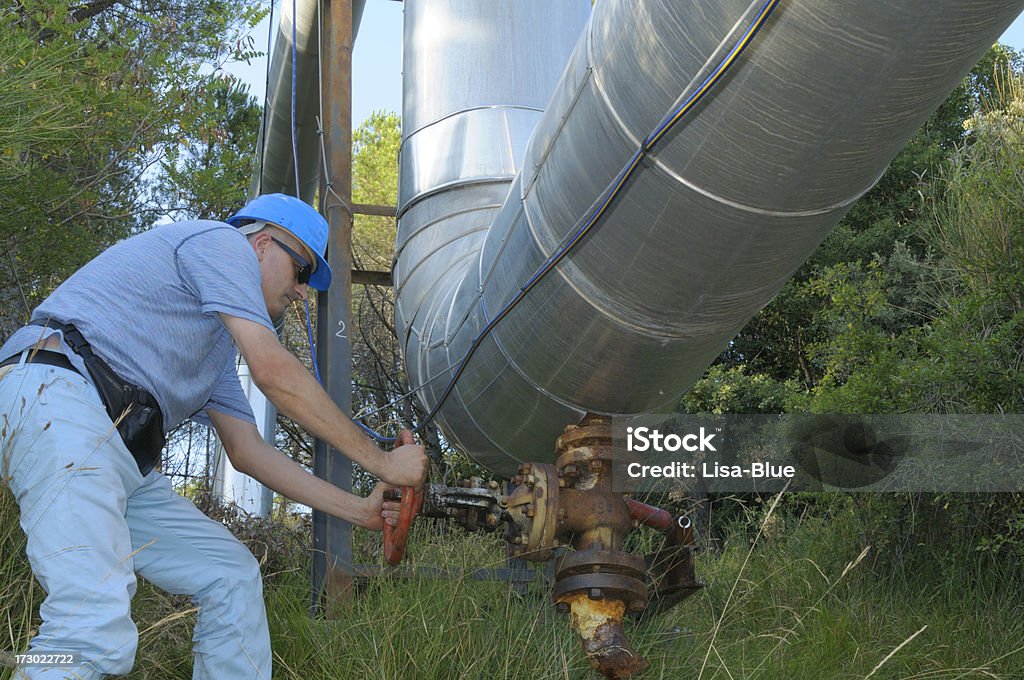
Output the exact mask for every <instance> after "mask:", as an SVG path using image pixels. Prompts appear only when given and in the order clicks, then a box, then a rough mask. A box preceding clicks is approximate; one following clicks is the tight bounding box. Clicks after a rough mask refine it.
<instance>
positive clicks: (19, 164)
mask: <svg viewBox="0 0 1024 680" xmlns="http://www.w3.org/2000/svg"><path fill="white" fill-rule="evenodd" d="M259 15H260V11H259V10H258V9H257V4H256V1H255V0H244V1H243V2H241V3H230V4H225V3H223V2H220V0H142V2H139V3H134V4H132V5H125V4H122V3H120V2H112V1H110V0H95V1H94V2H88V3H85V4H72V5H69V4H67V3H66V2H60V1H59V0H31V1H26V2H20V3H18V4H16V5H14V6H12V7H10V8H8V9H7V10H5V12H4V13H3V14H2V15H0V22H2V23H0V28H2V31H0V79H2V80H3V82H4V84H8V83H12V82H13V83H14V85H13V87H12V92H14V93H16V94H17V93H20V97H17V96H16V97H12V98H11V99H8V98H7V92H6V91H5V97H4V99H5V101H6V102H10V104H5V105H4V106H0V129H2V130H11V131H12V135H11V137H10V138H7V139H5V143H4V144H3V147H4V148H3V149H0V157H2V158H3V161H0V173H2V175H0V179H2V182H0V243H3V245H4V249H5V251H6V257H5V258H4V259H5V262H4V265H5V266H3V267H0V291H2V292H4V293H7V294H8V298H7V299H10V300H19V301H20V302H21V304H20V305H19V306H17V307H14V306H11V307H9V308H7V309H6V311H5V313H4V316H3V317H2V318H0V331H2V332H4V333H5V334H8V333H10V332H11V331H12V330H14V328H16V327H17V326H18V325H20V324H21V323H22V322H23V321H24V320H25V317H26V315H27V313H28V310H29V309H30V308H31V307H34V306H35V304H36V303H38V302H39V301H40V300H41V299H42V298H43V297H45V296H46V295H47V294H48V293H49V292H50V291H51V290H52V289H53V288H54V287H55V286H56V285H57V284H58V283H59V282H60V281H62V280H63V279H64V278H65V277H67V276H68V275H69V274H70V273H71V272H73V271H74V270H75V269H77V268H78V267H79V266H81V265H82V264H84V263H85V262H86V261H88V260H89V259H91V258H92V257H93V256H95V255H96V254H97V253H98V252H99V251H101V250H102V249H103V248H105V247H106V246H108V245H110V244H111V243H113V242H114V241H116V240H118V239H120V238H123V237H125V236H127V235H129V234H131V233H134V232H135V231H137V230H139V229H141V228H144V227H146V226H148V225H149V224H150V223H151V222H152V219H153V217H154V216H155V215H156V214H157V213H158V212H160V210H159V208H154V206H151V205H150V206H147V205H146V204H145V196H146V190H145V189H146V186H147V185H148V184H150V183H152V182H153V181H154V179H153V175H154V173H153V171H152V168H153V167H154V166H155V165H156V164H158V163H159V160H160V158H161V155H162V154H163V153H164V152H165V151H166V150H167V149H168V148H170V147H171V146H172V145H175V144H177V142H178V140H180V139H182V138H183V137H185V136H187V134H185V133H184V132H183V130H187V129H189V128H190V127H191V128H195V127H198V126H197V125H196V124H195V123H194V120H195V118H197V117H201V116H204V115H206V114H207V113H208V112H207V111H206V110H205V109H201V108H197V107H195V106H194V105H193V102H195V101H197V100H198V99H199V97H197V94H198V93H199V92H200V91H201V90H202V89H203V87H204V85H205V83H206V81H209V80H210V79H211V78H212V77H213V76H212V75H211V73H210V71H211V68H210V65H211V64H212V65H213V67H214V70H215V69H216V65H217V64H218V63H220V62H222V61H224V60H225V59H227V58H229V57H230V56H231V55H233V54H238V53H243V52H245V51H246V50H248V49H249V48H250V46H249V45H248V44H246V43H245V42H244V41H242V40H241V37H240V36H241V32H242V31H243V30H245V29H246V28H247V27H248V26H250V25H251V24H253V23H254V22H255V21H256V20H257V19H258V17H259ZM24 67H28V68H27V70H22V69H24ZM19 77H20V78H21V84H20V85H17V80H18V78H19ZM26 88H27V89H26ZM26 93H30V94H31V101H30V103H29V104H27V105H24V106H21V107H19V105H18V104H17V102H18V101H25V94H26ZM23 110H24V111H25V112H27V113H28V115H27V116H24V117H23V116H22V111H23Z"/></svg>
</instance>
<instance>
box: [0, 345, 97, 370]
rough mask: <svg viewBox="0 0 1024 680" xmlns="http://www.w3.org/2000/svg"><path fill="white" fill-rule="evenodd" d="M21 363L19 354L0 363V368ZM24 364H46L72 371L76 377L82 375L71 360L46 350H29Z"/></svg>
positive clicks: (59, 353) (63, 355)
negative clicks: (76, 374)
mask: <svg viewBox="0 0 1024 680" xmlns="http://www.w3.org/2000/svg"><path fill="white" fill-rule="evenodd" d="M20 361H21V354H20V353H18V354H15V355H14V356H12V357H7V358H6V359H4V360H3V361H0V368H3V367H4V366H13V365H14V364H17V363H19V362H20ZM25 363H27V364H46V365H47V366H56V367H57V368H66V369H68V370H69V371H74V372H75V373H78V375H82V374H81V372H79V370H78V369H77V368H75V366H74V364H72V363H71V359H68V357H67V355H65V354H62V353H61V352H54V351H52V350H48V349H40V350H30V351H29V353H28V356H27V357H25Z"/></svg>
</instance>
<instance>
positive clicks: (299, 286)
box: [295, 283, 309, 302]
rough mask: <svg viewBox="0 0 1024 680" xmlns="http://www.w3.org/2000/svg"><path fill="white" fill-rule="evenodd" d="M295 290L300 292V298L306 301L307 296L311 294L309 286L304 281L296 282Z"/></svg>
mask: <svg viewBox="0 0 1024 680" xmlns="http://www.w3.org/2000/svg"><path fill="white" fill-rule="evenodd" d="M295 292H296V293H298V295H299V299H300V300H302V301H303V302H305V300H306V297H307V296H308V295H309V288H308V287H307V286H306V284H304V283H296V284H295Z"/></svg>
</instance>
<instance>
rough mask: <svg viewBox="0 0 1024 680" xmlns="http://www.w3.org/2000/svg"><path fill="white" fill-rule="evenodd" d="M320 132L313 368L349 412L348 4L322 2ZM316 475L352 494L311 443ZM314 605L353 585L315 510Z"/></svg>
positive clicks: (328, 451) (346, 550)
mask: <svg viewBox="0 0 1024 680" xmlns="http://www.w3.org/2000/svg"><path fill="white" fill-rule="evenodd" d="M322 8H323V10H322V11H323V17H322V20H323V35H322V44H321V45H320V53H321V55H323V59H322V64H323V70H322V72H321V74H320V75H321V82H322V83H323V88H324V90H323V115H324V120H323V131H324V135H325V140H324V142H325V148H326V155H327V159H326V167H327V172H328V175H327V176H326V177H321V178H320V209H321V212H323V213H324V216H325V217H326V218H327V221H328V223H329V224H330V239H329V241H328V262H329V264H330V265H331V270H332V271H333V272H334V281H333V283H332V285H331V287H330V290H329V291H327V292H326V293H320V294H319V295H318V296H317V346H318V348H319V355H318V363H319V367H320V375H321V376H322V378H323V380H324V383H325V387H326V389H327V392H328V394H330V395H331V398H332V399H333V400H334V402H335V403H336V404H337V405H338V406H339V407H340V408H341V409H342V410H343V411H346V412H351V410H352V366H351V354H352V349H351V344H350V342H349V315H350V310H351V301H352V273H351V272H352V213H351V209H350V205H351V203H352V0H323V3H322ZM313 471H314V473H315V474H316V476H317V477H321V478H323V479H326V480H328V481H330V482H331V483H332V484H334V485H336V486H338V487H341V488H342V489H345V490H346V491H350V490H351V489H352V463H351V461H350V460H349V459H348V458H346V457H345V456H344V455H342V454H341V453H340V452H339V451H336V450H335V449H332V448H329V447H327V445H326V444H325V443H324V442H322V441H319V440H318V441H317V442H316V447H315V449H314V456H313ZM313 551H314V554H313V599H314V602H313V604H314V607H319V606H320V605H322V604H325V605H326V607H325V608H326V611H327V612H328V614H330V613H331V611H332V610H335V609H336V608H337V607H338V606H340V605H343V604H344V603H345V602H346V601H347V600H348V597H349V594H350V591H351V585H352V526H351V525H350V524H349V523H347V522H343V521H341V520H339V519H337V518H336V517H332V516H330V515H327V514H325V513H322V512H317V511H314V512H313Z"/></svg>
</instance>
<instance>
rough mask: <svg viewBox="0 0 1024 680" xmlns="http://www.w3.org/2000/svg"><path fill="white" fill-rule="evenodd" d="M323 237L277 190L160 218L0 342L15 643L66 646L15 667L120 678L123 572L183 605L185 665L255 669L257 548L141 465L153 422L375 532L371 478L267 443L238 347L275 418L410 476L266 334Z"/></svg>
mask: <svg viewBox="0 0 1024 680" xmlns="http://www.w3.org/2000/svg"><path fill="white" fill-rule="evenodd" d="M326 246H327V223H326V222H325V221H324V219H323V218H322V217H321V216H320V215H319V214H318V213H317V212H316V211H315V210H313V209H312V208H311V207H310V206H308V205H306V204H305V203H303V202H301V201H299V200H297V199H295V198H291V197H289V196H284V195H281V194H272V195H267V196H261V197H259V198H257V199H255V200H254V201H252V202H251V203H249V204H248V205H247V206H246V207H245V208H244V209H243V210H242V211H241V212H239V213H238V214H236V215H234V216H233V217H231V218H230V219H229V220H228V224H225V223H222V222H213V221H202V220H200V221H189V222H179V223H174V224H167V225H162V226H159V227H156V228H154V229H152V230H150V231H147V232H145V233H143V234H140V235H138V236H134V237H132V238H129V239H127V240H125V241H122V242H120V243H118V244H116V245H114V246H113V247H111V248H109V249H108V250H107V251H105V252H104V253H102V254H101V255H99V256H98V257H97V258H96V259H94V260H93V261H91V262H90V263H88V264H87V265H85V266H84V267H83V268H82V269H80V270H79V271H78V272H76V273H75V274H73V275H72V276H71V277H70V278H69V279H68V280H67V281H65V282H64V283H63V284H62V285H61V286H60V287H59V288H57V290H56V291H54V292H53V294H52V295H51V296H50V297H48V298H47V299H46V300H45V301H44V302H43V303H42V304H41V305H40V306H39V307H38V308H37V309H36V310H35V311H34V312H33V314H32V323H31V324H30V325H28V326H26V327H24V328H22V329H20V330H19V331H17V332H16V333H15V334H14V335H12V336H11V338H10V339H9V340H8V341H7V342H6V343H5V344H4V345H3V347H2V348H0V428H2V429H0V434H2V437H0V445H2V449H0V452H2V460H0V473H2V475H3V478H4V480H5V481H6V482H7V483H8V484H9V485H10V488H11V490H12V491H13V492H14V495H15V497H16V499H17V502H18V505H19V507H20V509H21V526H22V528H23V529H24V531H25V534H26V535H27V537H28V544H27V549H26V552H27V553H28V557H29V561H30V563H31V565H32V570H33V572H34V573H35V575H36V577H37V578H38V580H39V582H40V583H41V584H42V586H43V588H44V589H45V591H46V593H47V597H46V599H45V601H44V602H43V604H42V606H41V607H40V617H41V618H42V625H41V626H40V627H39V632H38V634H37V635H36V637H35V638H34V639H33V641H32V645H31V649H30V653H53V654H71V653H75V654H77V655H79V659H78V663H77V665H75V666H73V667H57V668H43V667H38V666H23V667H20V668H19V673H20V675H19V676H18V677H25V678H33V679H36V678H57V677H60V678H63V677H67V676H70V677H74V678H98V677H102V676H103V675H105V674H116V675H120V674H124V673H127V672H128V671H129V670H130V669H131V667H132V665H133V661H134V657H135V650H136V646H137V642H138V634H137V630H136V627H135V624H134V623H133V622H132V620H131V617H130V602H131V598H132V595H133V594H134V592H135V585H136V581H135V572H138V573H139V574H142V575H143V576H144V577H146V579H148V580H149V581H150V582H152V583H154V584H155V585H157V586H159V587H160V588H163V589H164V590H167V591H169V592H171V593H176V594H188V595H190V596H192V598H193V600H194V602H195V603H196V604H197V605H198V607H199V613H198V616H197V623H196V627H195V634H194V638H193V639H194V645H193V649H194V653H195V662H194V670H193V678H215V679H217V680H234V679H241V678H264V679H265V680H270V677H271V675H270V674H271V653H270V639H269V632H268V628H267V620H266V613H265V608H264V604H263V598H262V585H261V580H260V574H259V569H258V566H257V563H256V561H255V559H254V558H253V557H252V555H251V554H250V553H249V551H248V550H246V549H245V547H244V546H242V545H241V544H240V543H239V542H238V541H237V540H236V539H235V538H234V537H233V536H231V534H230V533H229V532H228V531H227V530H226V529H225V528H224V527H223V526H222V525H220V524H219V523H217V522H214V521H212V520H210V519H209V518H207V517H205V516H204V515H202V513H200V512H199V511H198V510H197V509H196V508H195V506H194V505H192V504H191V503H190V502H189V501H188V500H186V499H185V498H183V497H181V496H178V495H177V494H176V493H175V492H174V491H173V490H172V488H171V485H170V482H169V480H168V479H167V478H166V477H165V476H164V475H162V474H161V473H160V472H159V471H157V470H155V469H152V467H153V465H154V464H155V463H156V462H157V461H158V458H159V455H160V454H159V450H160V448H161V446H162V443H163V436H162V435H163V433H164V432H167V431H169V430H170V429H172V428H174V427H175V426H177V425H178V424H180V423H181V422H183V421H184V420H185V419H187V418H192V419H193V420H196V421H198V422H201V423H209V424H212V425H213V427H214V428H215V429H216V431H217V434H218V435H219V436H220V438H221V441H222V442H223V444H224V447H225V449H226V451H227V454H228V457H229V459H230V460H231V463H232V465H234V467H235V468H237V469H238V470H240V471H242V472H244V473H246V474H249V475H251V476H253V477H255V478H256V479H258V480H260V481H261V482H263V483H264V484H266V485H267V486H269V487H270V488H272V489H274V490H276V491H277V492H279V493H281V494H283V495H285V496H287V497H289V498H292V499H294V500H296V501H299V502H300V503H304V504H306V505H309V506H311V507H314V508H317V509H318V510H322V511H324V512H328V513H330V514H332V515H335V516H337V517H341V518H343V519H346V520H348V521H350V522H353V523H355V524H359V525H361V526H364V527H367V528H370V529H375V530H380V529H381V528H382V522H383V519H382V512H383V511H384V509H383V503H382V494H383V491H384V488H385V487H384V485H378V487H377V488H376V489H374V491H373V493H372V494H371V495H370V496H369V497H367V498H359V497H356V496H353V495H351V494H347V493H345V492H343V491H341V490H340V489H338V488H336V487H334V486H333V485H331V484H330V483H328V482H326V481H323V480H319V479H316V478H314V477H312V476H311V475H309V474H308V473H307V472H306V471H305V470H304V469H303V468H302V467H301V466H299V465H298V464H297V463H295V462H293V461H292V460H291V459H290V458H288V457H287V456H285V455H284V454H282V453H280V452H279V451H277V450H276V449H274V448H273V447H271V446H270V445H268V444H267V443H265V442H264V441H263V439H262V438H261V437H260V435H259V432H258V431H257V429H256V425H255V420H254V418H253V414H252V411H251V409H250V408H249V405H248V402H247V401H246V399H245V396H244V394H243V392H242V389H241V385H240V384H239V381H238V377H237V375H236V373H235V348H236V347H237V349H238V351H240V352H241V354H242V356H243V357H244V358H245V361H246V363H247V364H248V365H249V368H250V371H251V373H252V376H253V379H254V381H255V382H256V384H257V385H258V386H259V388H260V389H261V390H262V391H263V393H264V394H265V395H266V396H267V397H268V398H269V399H270V400H271V401H272V402H273V403H274V404H275V405H276V406H277V408H278V409H279V410H280V411H281V412H282V413H284V414H285V415H287V416H289V417H291V418H293V419H294V420H296V421H297V422H299V423H300V424H301V425H303V426H304V427H305V428H306V429H308V430H309V431H310V432H312V433H313V434H315V435H317V436H318V437H320V438H321V439H323V440H325V441H326V442H328V443H329V444H330V445H331V446H333V447H335V448H336V449H338V450H340V451H342V452H344V453H345V454H346V455H347V456H349V457H350V458H351V459H353V460H354V461H356V462H357V463H359V464H360V465H362V466H363V467H364V468H365V469H366V470H368V471H369V472H371V473H373V474H374V475H376V476H377V477H379V478H381V479H382V480H384V481H385V482H388V483H390V484H394V485H413V486H418V485H420V484H421V483H422V481H423V478H424V475H425V474H426V465H427V461H426V457H425V455H424V452H423V449H422V447H420V446H416V445H412V444H407V445H403V446H399V447H397V448H396V449H395V450H394V451H392V452H389V453H385V452H382V451H381V450H379V449H378V448H377V447H376V446H375V445H374V444H372V443H371V442H370V441H369V440H368V439H367V438H366V437H365V436H364V435H363V434H362V433H361V432H360V431H359V429H358V428H357V426H356V425H355V424H354V423H352V421H351V420H349V419H348V418H347V417H346V416H345V415H344V414H343V413H342V412H341V411H339V410H338V408H337V407H336V406H335V405H334V403H333V402H332V401H331V399H330V397H329V396H328V395H327V394H326V393H325V392H324V391H323V390H322V389H321V388H320V386H319V385H318V384H317V382H316V380H315V379H314V378H313V377H312V376H311V375H310V373H309V372H308V371H307V370H306V369H305V368H304V367H303V366H302V364H301V363H300V362H299V361H298V360H297V359H296V358H295V357H294V356H292V355H291V354H290V353H289V352H288V351H287V350H286V349H285V348H284V347H282V346H281V344H280V342H279V341H278V337H277V334H276V333H275V331H274V324H273V322H272V320H273V319H278V318H280V317H281V316H282V315H283V313H284V312H285V310H286V309H287V307H288V306H289V305H290V304H291V303H292V302H294V301H296V300H302V299H305V297H306V287H307V285H309V286H312V287H314V288H316V289H318V290H324V289H326V288H327V287H328V285H329V284H330V281H331V271H330V268H329V267H328V265H327V262H326V261H325V260H324V253H325V251H326ZM3 364H6V365H3ZM111 385H113V387H111ZM101 395H102V396H101ZM125 395H127V396H125ZM121 402H126V403H121ZM157 407H158V408H157ZM402 441H411V437H409V436H408V435H407V434H405V433H403V438H402ZM391 508H393V504H389V510H388V511H387V513H386V514H387V516H388V521H389V522H393V521H394V519H393V518H394V514H395V513H394V512H391V510H390V509H391Z"/></svg>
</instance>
